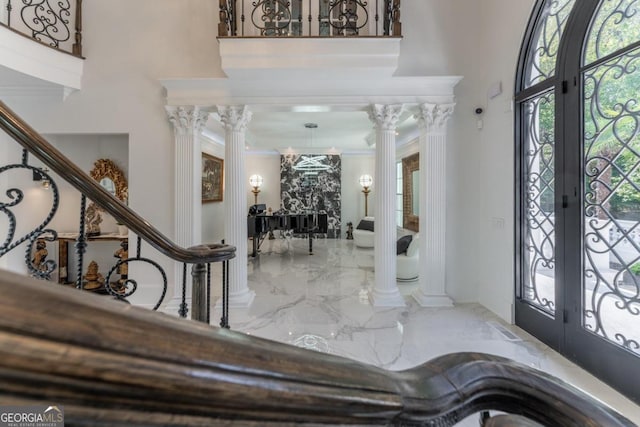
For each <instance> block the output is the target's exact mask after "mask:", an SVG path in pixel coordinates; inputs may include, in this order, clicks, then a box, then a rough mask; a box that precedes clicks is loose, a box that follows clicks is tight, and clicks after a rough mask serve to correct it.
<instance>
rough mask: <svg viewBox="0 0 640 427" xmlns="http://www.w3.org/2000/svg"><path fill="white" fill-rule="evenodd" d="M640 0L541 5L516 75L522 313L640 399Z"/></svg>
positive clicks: (544, 335)
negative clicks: (639, 383) (639, 381)
mask: <svg viewBox="0 0 640 427" xmlns="http://www.w3.org/2000/svg"><path fill="white" fill-rule="evenodd" d="M636 3H637V2H635V1H633V0H616V1H611V0H553V1H548V0H544V1H543V0H540V1H538V2H537V3H536V6H535V8H534V11H533V14H532V18H531V20H530V23H529V27H528V29H527V34H526V36H525V40H524V42H523V48H522V52H521V58H520V63H519V73H518V76H517V84H516V88H517V93H516V106H517V107H516V139H517V144H518V158H517V162H516V177H517V181H518V187H517V191H516V199H517V206H518V208H517V213H516V215H517V224H518V227H517V230H516V237H517V240H518V248H519V253H518V255H517V259H516V270H517V277H516V279H517V284H518V286H517V289H516V324H518V325H519V326H521V327H522V328H524V329H525V330H528V331H529V332H531V333H532V334H533V335H535V336H537V337H538V338H540V339H541V340H542V341H544V342H546V343H547V344H548V345H550V346H551V347H553V348H554V349H556V350H558V351H559V352H560V353H562V354H564V355H565V356H567V357H568V358H570V359H572V360H574V361H576V362H577V363H578V364H580V365H582V366H583V367H585V368H586V369H587V370H589V371H591V372H592V373H594V374H595V375H597V376H599V377H601V378H602V379H603V380H605V381H606V382H608V383H610V384H611V385H612V386H614V387H616V388H618V389H619V390H620V391H622V392H623V393H624V394H626V395H627V396H629V397H631V398H632V399H634V400H635V401H640V386H639V385H638V379H640V92H639V91H638V88H640V5H637V4H636ZM636 273H637V274H636Z"/></svg>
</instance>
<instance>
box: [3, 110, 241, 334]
mask: <svg viewBox="0 0 640 427" xmlns="http://www.w3.org/2000/svg"><path fill="white" fill-rule="evenodd" d="M0 129H2V130H4V131H5V132H6V133H7V134H8V135H9V136H11V137H12V138H13V139H14V140H15V141H17V142H18V144H20V145H21V146H22V147H23V154H22V161H21V162H20V163H15V164H9V165H4V166H1V167H0V174H2V173H3V172H6V171H9V170H13V169H23V170H28V171H32V172H33V173H34V174H36V175H38V176H40V178H43V179H46V180H47V181H49V185H50V186H51V190H52V192H53V203H52V208H51V210H50V212H49V214H48V216H47V218H46V219H45V221H43V222H42V223H41V224H40V225H39V226H37V227H36V228H35V229H34V230H32V231H30V232H28V233H25V234H24V235H23V236H22V237H20V236H16V225H17V222H18V220H19V218H17V216H16V214H15V213H14V209H15V208H16V207H17V206H18V205H20V203H21V202H22V201H23V199H24V192H23V191H22V190H20V189H18V188H9V189H8V190H7V192H6V197H7V198H8V201H6V202H4V201H2V200H1V199H0V213H2V214H4V215H5V216H6V218H7V219H8V224H9V227H8V230H7V234H6V235H7V237H6V238H5V240H4V242H2V243H0V257H2V256H3V255H5V254H7V253H8V252H10V251H12V250H14V249H16V248H18V247H19V246H20V245H22V244H23V243H25V242H27V243H26V250H25V263H26V266H27V269H28V271H29V272H30V273H31V274H32V275H33V276H35V277H39V278H49V275H50V274H51V272H52V271H53V270H54V269H55V268H56V265H55V263H54V261H53V260H49V261H46V262H45V263H43V265H40V266H38V265H35V264H34V259H33V254H34V245H36V242H38V240H40V241H55V240H56V239H57V237H58V233H57V231H56V230H53V229H50V228H47V226H48V225H49V223H50V222H51V220H52V219H53V217H54V215H55V213H56V210H57V206H58V203H59V197H58V190H57V185H56V183H55V181H54V180H53V179H52V177H51V175H49V174H48V173H47V172H45V171H43V170H42V169H41V168H39V167H36V166H33V165H30V164H29V155H30V154H31V155H33V156H35V157H36V158H38V159H39V160H40V161H41V162H42V163H43V164H44V165H46V166H47V168H48V169H50V170H51V171H53V172H55V173H56V174H58V175H59V176H60V177H61V178H62V179H63V180H65V181H67V182H68V183H69V184H71V186H73V187H75V188H76V189H77V190H78V191H79V192H80V193H81V194H82V196H81V209H80V217H79V230H78V233H77V234H78V237H77V241H76V252H77V254H78V265H77V272H78V274H77V280H76V287H77V288H79V289H82V288H83V280H82V272H83V271H84V264H83V262H84V258H83V255H84V253H85V251H86V247H87V239H88V236H87V230H86V228H85V214H86V201H87V199H89V200H91V201H93V202H94V203H95V204H96V205H97V206H99V207H100V208H101V209H102V210H103V211H104V212H106V213H108V214H110V215H111V216H113V218H115V220H116V221H117V222H119V223H121V224H124V225H126V226H127V227H128V228H129V230H131V231H133V232H134V233H135V234H136V236H137V245H136V247H137V250H136V255H135V256H133V257H128V258H125V259H121V260H120V261H118V263H117V265H116V266H115V267H117V266H120V265H123V264H126V265H127V266H128V265H129V264H130V263H136V262H143V263H147V264H151V265H153V266H154V267H155V268H156V269H158V270H159V271H160V274H161V275H162V277H163V282H164V283H163V286H162V289H161V292H160V293H161V296H160V298H159V300H158V301H157V303H156V304H155V306H154V310H155V309H157V308H159V307H160V305H161V303H162V301H163V299H164V296H165V294H166V290H167V278H166V273H165V272H164V270H163V269H162V267H161V266H160V265H159V264H158V263H156V262H154V261H152V260H149V259H147V258H143V257H142V256H141V243H142V240H144V241H145V242H146V243H148V244H149V245H151V246H152V247H154V248H155V249H157V250H158V251H159V252H160V253H162V254H164V255H166V256H167V257H169V258H171V259H172V260H174V261H178V262H181V263H183V275H182V276H183V281H182V301H181V304H180V310H179V314H180V315H181V316H182V317H186V315H187V312H188V308H187V303H186V280H187V265H188V264H192V265H193V273H192V275H193V277H194V280H193V293H194V300H193V310H192V319H194V320H202V321H206V322H209V320H210V296H211V295H210V293H211V274H210V273H211V268H210V267H211V266H210V263H213V262H222V263H223V264H222V287H223V318H222V320H221V326H224V327H228V326H229V323H228V307H227V306H226V299H227V297H228V285H229V277H228V274H227V271H228V260H229V259H231V258H233V257H235V247H233V246H229V245H225V244H208V245H200V246H196V247H192V248H183V247H180V246H178V245H176V244H175V243H173V242H172V241H171V240H170V239H168V238H167V237H166V236H164V235H163V234H162V233H161V232H160V231H158V230H157V229H156V228H154V227H153V226H152V225H150V224H149V223H148V222H147V221H146V220H145V219H144V218H142V217H140V216H139V215H138V214H137V213H136V212H134V211H133V210H131V209H130V208H129V207H128V206H127V205H125V204H124V203H123V202H122V201H121V200H119V199H118V198H116V197H115V196H114V195H112V194H111V193H109V192H108V191H107V190H105V189H104V188H103V187H102V186H101V185H100V184H99V183H98V182H97V181H96V180H94V179H93V178H91V177H90V176H89V175H87V174H86V173H85V172H84V171H83V170H81V169H80V168H79V167H78V166H77V165H75V164H74V163H73V162H71V161H70V160H69V159H68V158H67V157H65V156H64V155H63V154H62V153H61V152H60V151H58V150H57V149H56V148H55V147H53V146H52V145H51V144H49V143H48V142H47V141H46V140H45V139H44V138H43V137H42V136H41V135H40V134H39V133H38V132H36V131H35V130H34V129H33V128H31V127H30V126H29V125H28V124H27V123H26V122H25V121H24V120H22V119H20V118H19V117H18V116H17V115H16V114H15V113H14V112H13V111H11V110H10V109H9V108H8V107H7V106H6V105H5V104H4V103H2V102H0ZM2 196H4V195H2ZM0 242H1V241H0ZM115 267H114V268H113V269H112V270H111V272H113V271H114V269H115ZM120 285H121V287H115V286H113V283H112V282H111V281H110V280H109V276H108V277H107V279H106V281H105V290H106V291H107V292H108V293H109V294H111V295H113V296H114V297H116V298H118V299H126V298H128V297H130V296H131V295H132V294H133V293H134V292H135V291H136V289H137V283H136V281H135V280H133V279H132V278H130V277H128V278H127V279H126V280H125V281H124V283H120Z"/></svg>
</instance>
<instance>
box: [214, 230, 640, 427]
mask: <svg viewBox="0 0 640 427" xmlns="http://www.w3.org/2000/svg"><path fill="white" fill-rule="evenodd" d="M248 272H249V287H250V288H251V289H252V290H254V291H255V292H256V298H255V301H254V303H253V305H252V306H251V307H250V308H248V309H233V310H232V311H231V313H230V322H231V327H232V329H234V330H237V331H242V332H245V333H248V334H252V335H256V336H260V337H263V338H268V339H271V340H275V341H280V342H285V343H289V344H292V345H297V346H300V347H304V348H308V349H312V350H316V351H321V352H325V353H331V354H335V355H339V356H344V357H349V358H352V359H355V360H359V361H361V362H364V363H369V364H372V365H375V366H379V367H382V368H385V369H390V370H401V369H406V368H411V367H413V366H416V365H418V364H421V363H424V362H426V361H428V360H430V359H433V358H435V357H437V356H440V355H443V354H446V353H452V352H459V351H474V352H484V353H490V354H496V355H499V356H503V357H507V358H510V359H513V360H516V361H518V362H520V363H523V364H525V365H528V366H531V367H533V368H536V369H540V370H542V371H545V372H548V373H550V374H552V375H555V376H557V377H559V378H561V379H563V380H565V381H567V382H569V383H571V384H572V385H574V386H576V387H578V388H580V389H582V390H583V391H585V392H587V393H589V394H591V395H593V396H595V397H596V398H598V399H599V400H602V401H604V402H605V403H607V404H609V405H611V406H612V407H614V408H616V409H617V410H618V411H620V412H622V413H623V414H625V415H626V416H627V417H629V418H630V419H632V420H633V421H634V422H635V423H637V424H640V407H638V406H637V405H635V404H634V403H633V402H631V401H630V400H628V399H626V398H624V397H623V396H621V395H620V394H619V393H617V392H616V391H615V390H613V389H611V388H610V387H608V386H607V385H605V384H603V383H602V382H600V381H599V380H597V379H596V378H595V377H593V376H592V375H590V374H588V373H587V372H585V371H584V370H582V369H581V368H579V367H578V366H576V365H574V364H573V363H571V362H569V361H568V360H567V359H565V358H564V357H562V356H560V355H559V354H558V353H556V352H555V351H553V350H552V349H550V348H549V347H548V346H546V345H545V344H543V343H541V342H540V341H538V340H537V339H535V338H534V337H532V336H531V335H529V334H528V333H526V332H525V331H523V330H522V329H520V328H518V327H516V326H513V325H508V324H506V323H504V322H503V321H502V320H501V319H499V318H498V317H497V316H495V315H494V314H493V313H491V312H490V311H489V310H487V309H485V308H484V307H482V306H481V305H479V304H456V305H455V307H451V308H423V307H420V306H419V305H418V304H417V303H416V302H415V301H414V300H413V298H411V297H410V294H411V292H412V291H413V290H415V289H416V287H417V284H416V283H415V282H414V283H411V282H409V283H399V284H398V286H399V287H400V291H401V293H402V294H403V295H404V296H405V299H406V303H407V305H406V307H403V308H374V307H372V306H371V304H370V302H369V293H370V291H371V290H372V287H373V283H374V282H373V281H374V272H373V249H361V248H356V247H355V245H354V244H353V241H348V240H332V239H326V240H325V239H318V240H315V241H314V255H309V254H308V243H307V240H304V239H276V240H265V241H264V242H263V245H262V247H261V253H260V256H259V257H258V258H255V259H254V258H251V257H250V258H249V266H248ZM214 315H216V312H215V311H214ZM212 323H217V322H216V321H214V322H212ZM505 330H506V331H507V334H508V336H507V335H505V334H504V331H505ZM460 425H461V426H477V425H478V421H477V417H472V418H468V419H466V420H464V421H463V422H462V423H460Z"/></svg>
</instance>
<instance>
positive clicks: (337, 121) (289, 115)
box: [205, 107, 417, 152]
mask: <svg viewBox="0 0 640 427" xmlns="http://www.w3.org/2000/svg"><path fill="white" fill-rule="evenodd" d="M327 109H329V108H327ZM291 110H292V111H286V112H284V111H259V112H255V113H253V115H252V118H251V121H250V122H249V125H248V128H247V134H246V141H247V147H248V150H249V151H273V150H276V151H281V152H282V151H285V150H290V149H294V150H300V149H303V150H306V151H307V152H313V151H315V150H317V151H319V152H324V151H327V150H332V151H334V150H335V151H338V152H361V151H371V150H374V147H375V131H374V129H373V123H372V122H371V120H369V117H368V114H367V113H366V112H365V111H346V112H339V111H326V112H306V111H302V112H297V111H295V110H296V108H295V107H294V108H292V109H291ZM214 117H215V120H214V119H210V120H209V121H208V122H207V129H206V131H205V135H207V136H209V137H211V138H212V139H214V140H216V141H218V142H221V141H224V129H223V127H222V125H221V124H220V123H219V120H217V119H219V117H218V116H217V115H214ZM306 123H315V124H317V125H318V127H317V128H316V129H308V128H306V127H305V124H306ZM416 137H417V122H416V120H415V119H414V118H413V115H412V114H411V113H410V112H403V114H402V115H401V117H400V120H399V125H398V129H397V141H398V145H401V144H403V143H406V142H409V141H410V140H412V139H414V138H416ZM368 141H369V142H368Z"/></svg>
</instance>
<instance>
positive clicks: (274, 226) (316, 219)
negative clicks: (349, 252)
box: [247, 204, 328, 258]
mask: <svg viewBox="0 0 640 427" xmlns="http://www.w3.org/2000/svg"><path fill="white" fill-rule="evenodd" d="M265 208H266V207H265V205H263V204H262V205H253V206H251V208H249V216H248V217H247V229H248V231H249V233H248V234H249V238H250V239H252V240H253V252H252V254H251V256H253V257H254V258H255V257H256V256H257V255H258V250H259V249H260V245H261V244H262V242H263V241H264V239H265V237H266V236H267V234H268V233H270V232H272V231H274V230H292V231H293V233H294V234H306V235H307V237H308V239H309V255H313V237H314V235H315V234H321V233H327V231H328V219H327V214H326V213H317V212H312V213H295V214H294V213H273V214H270V215H267V214H265V213H264V211H265Z"/></svg>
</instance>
